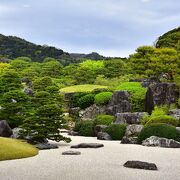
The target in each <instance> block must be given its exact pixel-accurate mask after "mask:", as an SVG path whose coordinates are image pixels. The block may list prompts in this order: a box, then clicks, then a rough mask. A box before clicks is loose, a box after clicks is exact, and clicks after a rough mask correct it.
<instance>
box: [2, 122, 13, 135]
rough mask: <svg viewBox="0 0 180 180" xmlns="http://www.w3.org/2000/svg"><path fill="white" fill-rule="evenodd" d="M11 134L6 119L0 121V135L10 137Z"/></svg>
mask: <svg viewBox="0 0 180 180" xmlns="http://www.w3.org/2000/svg"><path fill="white" fill-rule="evenodd" d="M11 135H12V129H11V128H10V127H9V124H8V123H7V121H6V120H1V121H0V136H2V137H10V136H11Z"/></svg>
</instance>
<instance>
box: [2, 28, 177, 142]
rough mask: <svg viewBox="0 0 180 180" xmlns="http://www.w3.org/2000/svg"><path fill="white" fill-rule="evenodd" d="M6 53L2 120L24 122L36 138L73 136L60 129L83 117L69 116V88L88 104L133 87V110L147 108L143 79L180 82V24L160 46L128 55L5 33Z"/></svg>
mask: <svg viewBox="0 0 180 180" xmlns="http://www.w3.org/2000/svg"><path fill="white" fill-rule="evenodd" d="M0 54H1V58H0V59H1V62H0V119H5V120H7V121H8V123H9V124H10V126H11V127H12V128H14V127H22V128H23V129H24V131H23V132H22V134H24V135H31V136H32V137H34V138H35V139H42V138H48V139H51V140H56V141H59V140H65V141H67V142H69V141H70V139H68V138H65V137H62V136H61V135H60V134H59V133H60V131H59V128H65V127H66V126H67V124H68V123H69V122H70V121H72V122H76V121H77V119H76V118H75V117H74V116H73V117H63V114H64V113H65V112H67V109H68V105H67V104H66V102H65V101H64V97H63V95H64V93H72V92H75V91H76V92H77V93H78V94H76V96H74V97H73V101H72V102H71V103H74V104H76V105H77V106H79V107H80V108H82V109H85V108H87V107H88V106H90V105H92V104H93V103H94V102H95V103H97V104H100V105H101V104H104V103H107V102H108V101H109V98H110V97H112V92H113V91H115V90H127V91H129V92H130V93H132V97H131V101H132V104H133V108H132V111H133V112H137V111H139V112H143V111H144V106H143V99H144V96H145V93H146V88H144V87H142V86H141V83H140V82H141V81H142V80H144V79H149V80H155V81H157V82H176V83H177V84H178V85H179V86H180V28H177V29H174V30H172V31H169V32H167V33H165V34H164V35H162V36H161V37H159V38H158V40H157V42H156V45H155V47H154V46H141V47H138V48H137V49H136V52H135V53H134V54H131V55H130V56H129V58H127V59H126V58H112V59H111V58H104V57H102V56H100V55H98V54H96V53H92V54H91V55H92V56H90V55H89V56H88V55H87V56H86V55H83V54H81V55H75V54H73V55H70V54H68V53H65V52H64V51H63V50H60V49H56V48H54V47H48V46H39V45H35V44H33V43H29V42H27V41H25V40H23V39H20V38H17V37H12V36H9V37H6V36H3V35H0ZM81 57H82V59H81ZM92 57H94V60H92V59H91V58H92ZM86 58H87V59H86ZM74 62H76V63H74ZM77 62H78V63H77ZM81 85H82V86H81ZM79 86H80V88H79V89H78V88H77V87H79ZM92 86H93V87H94V89H91V88H92ZM76 88H77V89H78V90H77V89H76ZM99 93H104V94H100V95H98V94H99ZM96 95H98V96H96ZM179 103H180V101H179ZM179 105H180V104H179ZM175 106H178V103H177V104H175ZM111 118H112V117H111ZM89 126H90V125H89V124H86V127H89ZM44 127H46V128H44Z"/></svg>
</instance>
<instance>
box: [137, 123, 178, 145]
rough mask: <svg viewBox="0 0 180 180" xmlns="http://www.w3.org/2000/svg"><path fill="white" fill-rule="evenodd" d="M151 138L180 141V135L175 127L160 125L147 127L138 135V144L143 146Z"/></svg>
mask: <svg viewBox="0 0 180 180" xmlns="http://www.w3.org/2000/svg"><path fill="white" fill-rule="evenodd" d="M151 136H158V137H163V138H168V139H174V140H177V141H179V140H180V133H179V132H178V131H177V130H176V128H175V127H174V126H171V125H167V124H161V123H159V124H151V125H147V126H145V127H144V128H143V130H142V131H141V132H140V133H139V135H138V143H139V144H141V143H142V141H143V140H145V139H147V138H149V137H151Z"/></svg>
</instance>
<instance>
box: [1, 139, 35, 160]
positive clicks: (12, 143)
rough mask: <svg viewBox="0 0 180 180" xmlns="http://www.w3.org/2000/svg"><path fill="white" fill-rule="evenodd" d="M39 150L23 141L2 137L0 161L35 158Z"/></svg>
mask: <svg viewBox="0 0 180 180" xmlns="http://www.w3.org/2000/svg"><path fill="white" fill-rule="evenodd" d="M37 154H38V150H37V149H36V148H35V147H34V146H32V145H30V144H28V143H26V142H23V141H20V140H15V139H11V138H3V137H0V161H3V160H11V159H21V158H26V157H31V156H35V155H37Z"/></svg>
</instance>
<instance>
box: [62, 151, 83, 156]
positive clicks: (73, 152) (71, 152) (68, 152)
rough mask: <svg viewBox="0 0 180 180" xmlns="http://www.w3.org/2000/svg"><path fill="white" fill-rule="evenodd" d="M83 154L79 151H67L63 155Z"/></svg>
mask: <svg viewBox="0 0 180 180" xmlns="http://www.w3.org/2000/svg"><path fill="white" fill-rule="evenodd" d="M80 154H81V152H79V151H65V152H63V153H62V155H80Z"/></svg>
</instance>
